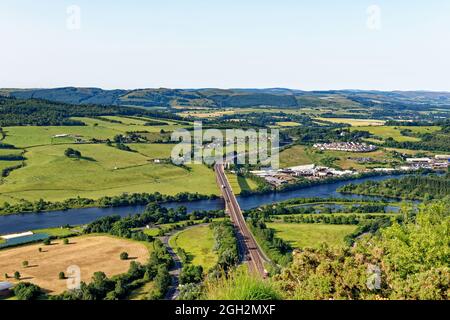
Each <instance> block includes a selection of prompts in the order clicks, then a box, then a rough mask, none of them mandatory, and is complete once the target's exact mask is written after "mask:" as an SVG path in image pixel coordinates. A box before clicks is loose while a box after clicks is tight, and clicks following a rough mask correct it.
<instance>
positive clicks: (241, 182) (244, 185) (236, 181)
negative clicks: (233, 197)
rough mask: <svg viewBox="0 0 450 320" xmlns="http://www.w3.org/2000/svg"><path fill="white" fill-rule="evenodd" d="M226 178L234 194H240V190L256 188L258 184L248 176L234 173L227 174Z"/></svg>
mask: <svg viewBox="0 0 450 320" xmlns="http://www.w3.org/2000/svg"><path fill="white" fill-rule="evenodd" d="M227 178H228V181H229V182H230V186H231V189H233V192H234V194H240V193H241V192H242V191H252V190H256V189H257V188H258V184H257V183H256V182H255V181H253V180H252V179H249V178H245V177H242V176H238V175H235V174H227Z"/></svg>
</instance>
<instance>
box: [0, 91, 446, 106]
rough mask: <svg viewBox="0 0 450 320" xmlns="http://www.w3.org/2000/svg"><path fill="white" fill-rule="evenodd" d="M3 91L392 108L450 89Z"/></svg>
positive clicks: (440, 100)
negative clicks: (387, 90) (404, 90)
mask: <svg viewBox="0 0 450 320" xmlns="http://www.w3.org/2000/svg"><path fill="white" fill-rule="evenodd" d="M0 95H4V96H9V97H15V98H21V99H31V98H34V99H44V100H49V101H54V102H60V103H68V104H76V105H83V104H97V105H111V106H139V107H165V108H171V107H209V108H228V107H237V108H240V107H261V106H267V107H274V108H302V107H311V108H315V107H316V108H320V107H339V108H345V109H351V108H367V107H375V108H381V109H385V108H388V109H391V110H395V109H397V110H403V109H410V110H416V111H417V110H427V109H430V108H436V107H440V108H445V109H449V108H450V93H449V92H427V91H407V92H403V91H392V92H382V91H362V90H332V91H301V90H291V89H286V88H269V89H226V90H225V89H214V88H211V89H164V88H159V89H136V90H103V89H99V88H75V87H67V88H55V89H0Z"/></svg>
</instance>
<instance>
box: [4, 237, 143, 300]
mask: <svg viewBox="0 0 450 320" xmlns="http://www.w3.org/2000/svg"><path fill="white" fill-rule="evenodd" d="M39 248H42V252H39ZM121 252H127V253H128V254H129V257H130V259H129V260H125V261H123V260H120V257H119V256H120V253H121ZM148 258H149V249H148V248H147V247H146V246H145V245H144V244H142V243H139V242H136V241H131V240H127V239H119V238H115V237H110V236H82V237H76V238H71V239H70V244H67V245H64V244H63V241H62V240H55V241H53V242H52V244H51V245H49V246H45V245H43V244H33V245H29V246H23V247H18V248H12V249H5V250H1V251H0V272H1V273H0V275H1V277H3V276H4V274H5V273H7V274H8V275H9V276H10V277H12V276H13V274H14V272H15V271H19V272H20V274H21V281H26V282H32V283H34V284H36V285H38V286H40V287H41V288H43V289H44V290H47V291H48V292H49V293H50V294H58V293H61V292H63V291H65V290H66V289H67V284H66V282H67V280H60V279H58V275H59V273H60V272H66V270H67V268H68V267H69V266H78V267H79V268H80V270H81V280H82V281H85V282H89V281H90V280H91V278H92V275H93V274H94V272H97V271H103V272H105V273H106V275H107V276H108V277H110V276H113V275H117V274H121V273H124V272H127V271H128V268H129V266H130V262H131V261H137V262H141V263H145V262H146V261H147V259H148ZM23 261H28V264H29V266H28V267H23V266H22V262H23ZM7 281H11V278H10V279H8V280H7Z"/></svg>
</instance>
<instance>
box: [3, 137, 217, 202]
mask: <svg viewBox="0 0 450 320" xmlns="http://www.w3.org/2000/svg"><path fill="white" fill-rule="evenodd" d="M67 147H72V148H74V149H76V150H79V151H80V152H81V154H82V158H81V159H70V158H67V157H66V156H65V155H64V151H65V149H66V148H67ZM159 147H160V146H157V147H155V148H156V151H155V154H156V153H158V152H162V151H161V150H160V149H158V148H159ZM28 150H29V151H28V152H27V153H26V157H27V160H26V167H24V168H22V169H19V170H15V171H13V172H12V173H11V174H10V176H9V177H8V178H6V179H5V180H4V183H3V184H2V185H0V203H2V202H4V201H8V202H11V203H14V202H17V201H19V200H20V199H22V198H23V199H26V200H30V201H33V200H39V199H41V198H42V199H45V200H48V201H61V200H64V199H67V198H72V197H77V196H80V197H87V198H94V199H95V198H100V197H102V196H113V195H120V194H122V193H124V192H129V193H133V192H149V193H153V192H160V193H162V194H171V195H173V194H176V193H179V192H199V193H201V194H218V192H219V190H218V188H217V185H216V181H215V177H214V172H213V171H212V170H211V169H209V168H207V167H206V166H203V165H192V166H191V167H190V168H189V170H188V169H185V168H180V167H176V166H173V165H171V164H156V163H154V161H152V158H151V157H147V156H145V155H143V154H140V153H138V152H127V151H122V150H119V149H116V148H114V147H108V146H106V145H87V144H86V145H48V146H42V147H35V148H30V149H28ZM146 151H147V152H149V154H151V145H148V147H147V150H146Z"/></svg>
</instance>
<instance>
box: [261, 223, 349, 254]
mask: <svg viewBox="0 0 450 320" xmlns="http://www.w3.org/2000/svg"><path fill="white" fill-rule="evenodd" d="M267 226H268V227H269V228H272V229H275V230H276V235H277V237H279V238H281V239H283V240H286V241H288V242H289V243H290V244H291V245H292V247H294V248H304V247H318V246H320V244H321V243H326V244H328V245H330V246H340V245H344V237H345V236H346V235H348V234H350V233H352V232H353V231H355V229H356V228H357V227H356V226H350V225H330V224H297V223H268V224H267Z"/></svg>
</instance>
